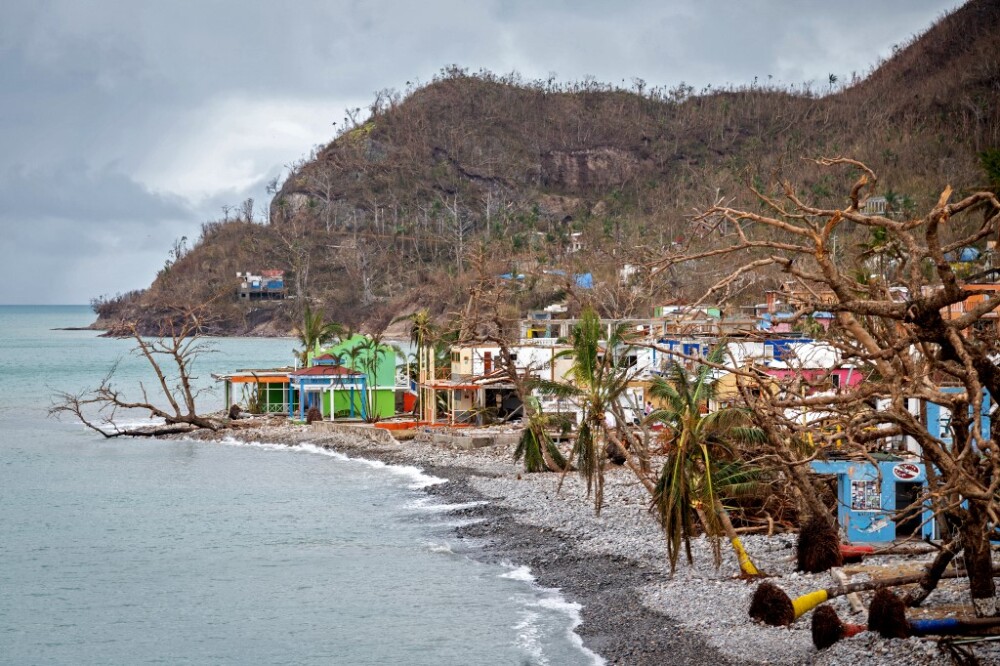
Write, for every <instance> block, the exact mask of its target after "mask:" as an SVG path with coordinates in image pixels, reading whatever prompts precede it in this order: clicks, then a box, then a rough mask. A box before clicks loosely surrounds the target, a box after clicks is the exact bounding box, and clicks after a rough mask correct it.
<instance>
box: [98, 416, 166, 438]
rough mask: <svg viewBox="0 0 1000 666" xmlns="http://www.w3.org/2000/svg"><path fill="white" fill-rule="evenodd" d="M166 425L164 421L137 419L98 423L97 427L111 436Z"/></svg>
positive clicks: (158, 419)
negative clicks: (118, 432)
mask: <svg viewBox="0 0 1000 666" xmlns="http://www.w3.org/2000/svg"><path fill="white" fill-rule="evenodd" d="M164 423H166V421H164V420H163V419H160V418H155V419H154V418H149V419H135V420H132V421H115V422H114V423H98V424H96V425H97V427H98V429H100V430H101V431H102V432H104V433H107V434H109V435H110V434H111V433H113V432H116V431H119V430H135V429H138V428H150V427H153V426H161V425H163V424H164ZM80 425H81V426H83V422H82V421H81V422H80ZM84 427H86V426H84Z"/></svg>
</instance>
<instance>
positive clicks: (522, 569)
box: [500, 564, 607, 666]
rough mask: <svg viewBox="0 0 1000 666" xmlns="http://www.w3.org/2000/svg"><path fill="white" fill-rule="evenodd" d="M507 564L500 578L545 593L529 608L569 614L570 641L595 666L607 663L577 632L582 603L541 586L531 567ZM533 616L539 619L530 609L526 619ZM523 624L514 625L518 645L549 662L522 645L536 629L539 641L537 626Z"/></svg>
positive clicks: (567, 633)
mask: <svg viewBox="0 0 1000 666" xmlns="http://www.w3.org/2000/svg"><path fill="white" fill-rule="evenodd" d="M506 566H508V567H511V571H508V572H507V573H502V574H500V578H507V579H510V580H516V581H521V582H524V583H528V584H529V585H531V586H532V587H534V588H535V589H536V590H538V591H539V592H541V594H542V595H543V596H541V597H540V598H535V599H533V600H531V601H530V602H529V603H528V606H529V608H543V609H545V610H547V611H554V612H556V613H562V614H564V615H566V616H568V617H569V620H570V623H569V626H568V627H567V628H566V636H567V637H568V638H569V641H570V642H571V643H572V644H573V645H574V646H576V648H577V649H578V650H580V652H582V653H583V654H584V655H586V656H587V658H589V659H590V662H591V663H592V664H594V666H604V664H606V663H607V662H605V661H604V659H603V658H602V657H601V656H600V655H599V654H597V653H596V652H594V651H593V650H591V649H589V648H587V647H586V646H585V645H584V644H583V639H582V638H580V635H579V634H577V633H576V628H577V627H579V626H580V625H581V624H582V623H583V616H582V615H581V611H582V610H583V606H582V605H580V604H578V603H576V602H574V601H569V600H568V599H566V598H565V597H564V596H563V595H562V592H561V591H560V590H559V589H558V588H553V587H541V586H539V585H538V584H537V583H536V579H535V576H534V575H533V574H532V573H531V568H530V567H528V566H516V565H513V564H507V565H506ZM532 617H533V618H534V620H533V621H537V619H538V614H537V613H533V612H532V611H529V612H528V613H527V614H526V615H525V618H526V620H525V621H527V620H528V619H531V618H532ZM521 624H523V623H521ZM521 624H518V625H517V626H515V627H514V629H516V630H517V631H518V646H519V647H522V648H524V649H526V650H528V651H529V652H531V653H532V655H533V656H534V657H535V659H536V660H538V662H539V663H547V661H546V660H545V659H544V658H543V657H542V656H541V655H539V654H535V653H534V652H533V651H532V650H531V649H530V648H529V647H528V645H527V644H524V645H522V641H527V640H528V639H529V638H530V637H531V635H532V634H531V632H532V631H534V633H535V640H536V642H537V631H538V629H537V627H535V628H534V629H532V628H531V627H528V626H527V625H526V626H525V627H522V626H521Z"/></svg>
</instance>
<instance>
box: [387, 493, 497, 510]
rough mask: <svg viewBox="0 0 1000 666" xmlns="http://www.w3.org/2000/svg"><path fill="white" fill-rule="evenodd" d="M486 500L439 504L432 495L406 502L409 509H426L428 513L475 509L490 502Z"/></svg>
mask: <svg viewBox="0 0 1000 666" xmlns="http://www.w3.org/2000/svg"><path fill="white" fill-rule="evenodd" d="M488 503H489V502H486V501H485V500H477V501H474V502H462V503H460V504H439V503H436V502H435V501H434V499H433V498H431V497H421V498H419V499H415V500H413V501H412V502H407V503H406V508H407V509H413V510H415V511H424V512H426V513H453V512H456V511H465V510H467V509H474V508H476V507H477V506H483V505H484V504H488Z"/></svg>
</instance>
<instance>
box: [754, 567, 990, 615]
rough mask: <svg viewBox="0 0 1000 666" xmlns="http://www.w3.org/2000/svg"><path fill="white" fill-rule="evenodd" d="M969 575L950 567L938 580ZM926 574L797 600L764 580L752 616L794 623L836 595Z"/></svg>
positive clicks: (850, 585)
mask: <svg viewBox="0 0 1000 666" xmlns="http://www.w3.org/2000/svg"><path fill="white" fill-rule="evenodd" d="M997 574H1000V569H994V568H991V570H990V579H991V580H992V579H993V577H994V576H996V575H997ZM968 575H969V572H968V571H964V570H963V571H957V570H949V571H945V572H943V573H941V575H940V576H939V577H938V579H939V580H940V579H944V578H967V577H968ZM926 576H927V574H926V572H925V573H918V574H907V575H905V576H893V577H891V578H876V579H873V580H866V581H860V582H857V583H847V584H838V585H833V586H830V587H825V588H821V589H818V590H813V591H812V592H807V593H805V594H802V595H799V596H798V597H796V598H794V599H792V598H791V597H789V596H788V595H787V594H785V592H784V591H783V590H782V589H781V588H780V587H778V586H777V585H775V584H774V583H772V582H771V581H764V582H763V583H761V584H760V585H758V586H757V589H756V590H755V591H754V593H753V596H752V597H751V598H750V617H752V618H753V619H754V620H757V621H758V622H763V623H764V624H769V625H771V626H774V627H784V626H787V625H789V624H792V623H793V622H795V621H796V620H797V619H799V618H800V617H802V616H803V615H805V614H806V613H808V612H809V611H811V610H813V609H814V608H816V607H817V606H819V605H820V604H822V603H823V602H825V601H828V600H830V599H833V598H835V597H842V596H844V595H847V594H851V593H853V592H865V591H870V590H877V589H879V588H889V587H899V586H900V585H912V584H913V583H921V582H922V581H923V580H924V579H925V578H926Z"/></svg>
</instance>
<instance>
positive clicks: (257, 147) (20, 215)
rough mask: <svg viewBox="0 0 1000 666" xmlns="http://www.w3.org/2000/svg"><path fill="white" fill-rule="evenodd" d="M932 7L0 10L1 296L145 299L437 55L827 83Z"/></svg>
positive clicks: (249, 4) (144, 6)
mask: <svg viewBox="0 0 1000 666" xmlns="http://www.w3.org/2000/svg"><path fill="white" fill-rule="evenodd" d="M957 4H959V3H957V2H955V1H954V0H952V1H943V0H885V1H879V0H838V1H837V2H830V1H829V0H826V1H824V0H810V1H805V0H802V1H794V0H783V1H778V0H775V1H773V2H767V1H765V0H756V1H754V0H731V1H729V2H723V1H721V0H635V1H629V0H618V1H616V2H611V1H610V0H608V1H604V0H549V1H547V0H487V1H483V2H477V1H476V0H422V1H420V2H404V1H401V0H397V1H392V0H374V1H367V0H353V1H349V0H300V1H297V2H281V3H279V2H277V1H271V2H264V1H260V0H197V1H194V0H191V1H185V0H174V1H167V0H161V1H152V0H151V1H144V0H143V1H136V0H107V1H104V0H93V1H90V2H87V1H84V0H0V8H2V10H3V14H2V15H3V20H2V21H0V90H3V95H2V97H0V147H2V150H0V229H2V231H3V233H2V235H0V303H86V302H87V301H88V300H89V299H90V298H91V297H92V296H98V295H101V294H108V295H113V294H115V293H116V292H123V291H128V290H130V289H136V288H141V287H145V286H147V285H148V284H149V282H150V281H151V280H152V278H153V277H154V275H155V274H156V271H157V270H158V269H159V268H160V267H161V266H162V265H163V261H164V259H166V257H167V252H168V250H169V248H170V247H171V245H172V243H173V241H174V240H175V239H178V238H180V237H181V236H188V237H191V238H194V237H196V236H197V235H198V232H199V227H200V224H201V223H202V222H204V221H206V220H210V219H216V218H219V217H220V216H221V207H222V206H223V205H225V204H237V203H239V202H240V201H242V200H244V199H246V198H247V197H248V196H252V197H254V198H255V199H257V201H258V202H260V204H261V205H263V204H264V203H265V201H266V195H265V194H264V184H265V183H266V182H267V181H268V180H270V179H271V178H273V177H274V176H278V175H281V174H282V173H283V172H284V165H286V164H289V163H291V162H294V161H295V160H297V159H300V158H301V157H303V156H305V155H307V154H308V153H309V151H310V150H311V149H312V148H313V147H315V146H317V145H320V144H324V143H326V142H328V141H329V140H330V139H331V138H332V137H333V134H334V132H335V127H334V126H333V125H332V123H334V122H337V123H339V122H340V121H341V119H342V118H343V115H344V114H343V111H344V109H345V108H348V107H356V106H360V107H365V106H366V104H367V102H368V101H369V100H370V99H371V97H372V93H373V92H374V91H376V90H379V89H382V88H390V87H391V88H397V89H404V88H405V87H406V84H407V82H414V83H417V82H426V81H429V80H430V79H431V78H432V77H433V75H434V73H435V72H437V71H439V70H440V69H441V68H442V67H444V66H446V65H449V64H452V63H455V64H459V65H461V66H463V67H469V68H471V69H473V70H475V69H479V68H481V67H483V68H488V69H491V70H494V71H498V72H509V71H511V70H517V71H519V72H520V73H521V74H522V75H523V76H524V77H525V78H529V79H531V78H538V77H541V78H547V77H548V76H550V75H552V74H554V75H555V76H556V77H557V78H558V79H560V80H563V81H566V80H574V79H580V78H583V77H585V76H588V75H590V76H594V77H596V78H597V79H598V80H600V81H606V82H612V83H619V84H621V83H622V82H623V81H624V82H625V83H626V84H628V83H629V82H630V81H631V80H632V78H633V77H640V78H642V79H644V80H645V81H646V82H647V84H648V85H650V86H656V85H674V84H676V83H678V82H680V81H685V82H687V83H690V84H692V85H694V86H695V87H696V89H700V88H702V87H703V86H705V85H706V84H713V85H725V84H744V83H749V82H751V81H752V80H753V79H754V77H759V79H760V80H761V81H766V80H767V77H768V76H771V77H773V79H774V80H775V81H781V82H785V83H796V84H798V83H801V82H803V81H810V80H812V81H815V82H816V86H817V87H822V86H825V85H826V80H827V77H828V75H829V74H831V73H833V74H836V75H837V76H838V77H840V78H841V79H842V80H847V79H849V78H850V76H851V73H852V72H858V73H859V74H861V73H864V72H866V71H868V69H869V68H870V67H871V65H872V64H874V63H875V62H876V61H877V60H878V58H879V57H885V56H888V55H889V54H890V53H891V49H892V47H893V45H894V44H898V43H901V42H904V41H905V40H907V39H909V38H910V37H911V36H913V35H915V34H918V33H921V32H923V31H924V30H925V29H926V28H927V27H928V26H929V25H930V24H931V23H932V22H933V21H934V20H935V19H936V18H938V17H939V16H941V15H942V14H943V13H944V12H945V11H947V10H949V9H951V8H953V7H954V6H956V5H957Z"/></svg>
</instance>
